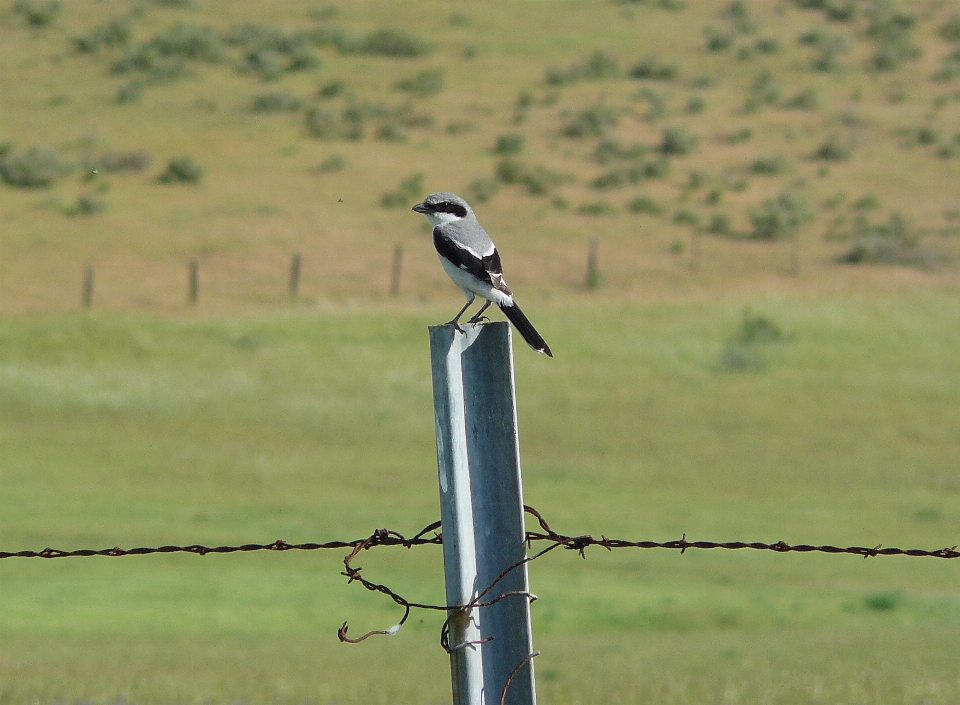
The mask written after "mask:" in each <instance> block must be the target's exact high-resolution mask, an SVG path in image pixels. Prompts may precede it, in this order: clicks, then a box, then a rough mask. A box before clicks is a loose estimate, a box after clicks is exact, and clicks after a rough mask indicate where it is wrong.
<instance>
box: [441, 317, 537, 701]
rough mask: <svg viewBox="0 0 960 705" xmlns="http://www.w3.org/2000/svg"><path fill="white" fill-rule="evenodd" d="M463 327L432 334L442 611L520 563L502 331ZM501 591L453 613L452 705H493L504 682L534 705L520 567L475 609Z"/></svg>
mask: <svg viewBox="0 0 960 705" xmlns="http://www.w3.org/2000/svg"><path fill="white" fill-rule="evenodd" d="M461 327H462V329H463V330H464V331H465V333H462V332H460V331H458V330H456V328H455V327H454V326H452V325H442V326H431V327H430V354H431V363H432V368H433V402H434V411H435V419H436V429H437V464H438V467H439V475H440V520H441V522H442V525H443V563H444V574H445V580H446V593H447V598H446V599H447V604H448V605H467V604H469V603H470V602H471V601H472V600H474V599H475V598H476V597H477V595H478V594H479V593H480V592H482V591H483V590H484V589H486V588H487V587H488V586H489V585H491V583H493V582H494V580H496V579H497V577H498V576H499V575H501V573H503V571H505V570H506V569H507V568H509V567H510V566H512V565H515V564H516V563H518V562H520V561H522V560H523V559H524V557H525V556H526V546H525V544H524V538H525V535H526V534H525V531H524V523H523V492H522V485H521V481H520V448H519V443H518V440H517V413H516V400H515V397H514V385H513V352H512V348H511V340H510V325H509V324H508V323H506V322H505V321H498V322H494V323H479V324H474V325H471V324H461ZM504 593H517V594H511V595H507V596H506V597H504V598H503V599H500V600H499V601H497V602H496V603H495V604H492V605H489V606H487V607H479V608H470V609H467V610H463V611H453V612H452V613H451V619H450V630H449V646H450V649H451V651H450V672H451V678H452V681H453V703H454V705H482V704H485V705H499V703H500V698H501V695H502V693H503V690H504V687H505V685H506V684H507V682H508V680H509V679H510V677H511V674H513V679H512V680H510V687H509V689H508V690H507V694H506V700H505V701H504V702H505V703H508V704H509V705H534V704H535V703H536V690H535V687H534V677H533V662H532V659H531V653H532V649H533V635H532V631H531V628H530V597H529V585H528V581H527V567H526V565H522V566H520V567H518V568H515V569H514V570H512V571H511V572H509V573H507V575H506V577H504V578H503V579H502V580H500V581H499V582H498V583H497V584H496V585H495V587H494V588H493V589H492V590H490V591H489V592H488V593H486V594H485V595H483V597H482V598H481V600H480V601H481V602H485V603H486V602H490V601H492V600H496V599H497V597H498V596H500V595H503V594H504ZM488 639H489V641H485V640H488ZM481 642H482V643H481Z"/></svg>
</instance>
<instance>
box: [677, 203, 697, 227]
mask: <svg viewBox="0 0 960 705" xmlns="http://www.w3.org/2000/svg"><path fill="white" fill-rule="evenodd" d="M673 222H674V223H679V224H681V225H694V226H697V225H700V213H699V212H698V211H697V210H696V209H694V208H688V207H684V208H678V209H677V211H676V212H675V213H674V214H673Z"/></svg>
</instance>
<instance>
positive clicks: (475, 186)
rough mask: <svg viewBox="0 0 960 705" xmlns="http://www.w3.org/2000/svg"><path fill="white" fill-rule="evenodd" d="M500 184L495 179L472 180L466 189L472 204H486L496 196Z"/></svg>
mask: <svg viewBox="0 0 960 705" xmlns="http://www.w3.org/2000/svg"><path fill="white" fill-rule="evenodd" d="M499 190H500V182H499V181H498V180H497V179H474V180H473V182H471V184H470V186H468V187H467V193H468V194H469V196H470V200H471V201H472V202H474V203H486V202H487V201H489V200H490V199H491V198H493V197H494V196H496V195H497V191H499Z"/></svg>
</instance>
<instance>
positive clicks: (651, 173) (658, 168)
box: [641, 157, 670, 179]
mask: <svg viewBox="0 0 960 705" xmlns="http://www.w3.org/2000/svg"><path fill="white" fill-rule="evenodd" d="M641 171H642V173H643V176H644V178H647V179H665V178H666V177H668V176H670V160H669V159H667V158H666V157H660V158H659V159H651V160H650V161H647V162H644V163H643V165H642V167H641Z"/></svg>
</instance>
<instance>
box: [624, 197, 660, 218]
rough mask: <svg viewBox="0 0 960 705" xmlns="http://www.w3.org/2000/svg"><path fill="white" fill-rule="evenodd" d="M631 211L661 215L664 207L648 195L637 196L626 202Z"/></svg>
mask: <svg viewBox="0 0 960 705" xmlns="http://www.w3.org/2000/svg"><path fill="white" fill-rule="evenodd" d="M627 210H629V211H630V212H631V213H646V214H648V215H663V212H664V208H663V206H661V205H660V204H659V203H657V202H656V201H655V200H653V199H652V198H650V197H649V196H637V197H636V198H635V199H633V200H632V201H630V203H628V204H627Z"/></svg>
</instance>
